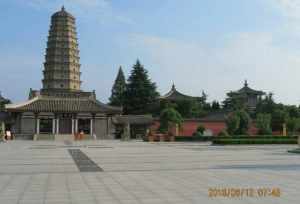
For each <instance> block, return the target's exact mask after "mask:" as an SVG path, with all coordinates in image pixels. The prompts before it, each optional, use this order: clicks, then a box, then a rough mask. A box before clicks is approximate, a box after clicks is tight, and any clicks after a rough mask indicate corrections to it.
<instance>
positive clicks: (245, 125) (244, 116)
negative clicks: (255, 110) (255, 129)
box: [236, 110, 251, 135]
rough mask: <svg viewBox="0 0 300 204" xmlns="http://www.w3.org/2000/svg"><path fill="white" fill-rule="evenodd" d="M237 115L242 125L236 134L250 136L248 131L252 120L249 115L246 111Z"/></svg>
mask: <svg viewBox="0 0 300 204" xmlns="http://www.w3.org/2000/svg"><path fill="white" fill-rule="evenodd" d="M236 114H237V115H238V117H239V118H240V125H239V128H238V129H237V131H236V134H239V135H246V134H248V130H249V127H250V124H251V118H250V116H249V114H248V113H247V112H246V111H244V110H239V111H236Z"/></svg>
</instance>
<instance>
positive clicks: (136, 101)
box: [124, 60, 159, 114]
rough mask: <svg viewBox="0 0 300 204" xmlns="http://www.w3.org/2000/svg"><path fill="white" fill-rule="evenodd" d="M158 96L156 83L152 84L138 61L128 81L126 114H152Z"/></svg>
mask: <svg viewBox="0 0 300 204" xmlns="http://www.w3.org/2000/svg"><path fill="white" fill-rule="evenodd" d="M158 96H159V94H158V92H157V91H156V85H155V83H153V82H151V80H150V79H149V76H148V72H147V70H146V69H145V68H144V67H143V65H141V64H140V62H139V60H137V62H136V64H135V65H134V66H133V69H132V71H131V74H130V76H129V78H128V81H127V85H126V91H125V101H124V102H125V105H124V112H125V113H126V114H149V113H152V112H153V110H154V109H155V107H156V102H157V99H158Z"/></svg>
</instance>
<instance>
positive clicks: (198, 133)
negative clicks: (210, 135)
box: [194, 125, 205, 136]
mask: <svg viewBox="0 0 300 204" xmlns="http://www.w3.org/2000/svg"><path fill="white" fill-rule="evenodd" d="M204 131H205V127H204V126H203V125H199V126H198V127H197V130H196V132H195V133H194V136H203V134H204Z"/></svg>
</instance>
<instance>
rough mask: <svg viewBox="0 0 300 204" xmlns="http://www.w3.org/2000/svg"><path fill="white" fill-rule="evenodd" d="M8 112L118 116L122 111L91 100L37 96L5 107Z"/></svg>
mask: <svg viewBox="0 0 300 204" xmlns="http://www.w3.org/2000/svg"><path fill="white" fill-rule="evenodd" d="M6 110H7V111H10V112H64V113H78V112H92V113H107V114H120V113H121V112H122V109H121V108H119V107H113V106H109V105H106V104H104V103H101V102H100V101H98V100H94V99H91V98H57V97H50V96H38V97H35V98H33V99H31V100H29V101H27V102H25V103H21V104H10V105H6Z"/></svg>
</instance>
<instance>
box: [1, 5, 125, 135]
mask: <svg viewBox="0 0 300 204" xmlns="http://www.w3.org/2000/svg"><path fill="white" fill-rule="evenodd" d="M79 59H80V58H79V49H78V43H77V33H76V26H75V18H74V17H73V16H72V15H71V14H70V13H68V12H67V11H66V10H65V8H64V7H62V9H61V10H60V11H59V12H56V13H54V14H53V15H52V17H51V26H50V30H49V36H48V42H47V48H46V55H45V63H44V71H43V80H42V84H43V87H42V89H41V90H32V89H30V93H29V99H28V101H26V102H24V103H19V104H9V105H6V111H7V112H9V113H10V114H11V116H12V118H13V119H14V125H13V126H12V128H11V129H12V132H13V133H14V134H15V135H16V136H24V135H25V136H26V135H27V136H28V137H32V136H33V135H34V138H42V137H50V138H60V137H64V135H72V134H74V133H76V132H79V131H84V132H85V133H86V134H87V135H91V136H95V135H96V136H97V138H100V139H104V138H113V137H114V136H113V135H112V133H113V132H114V124H113V123H112V117H113V116H116V115H120V114H121V112H122V110H121V108H119V107H112V106H109V105H106V104H104V103H101V102H100V101H98V100H97V98H96V94H95V91H92V92H85V91H82V90H81V83H82V82H81V80H80V76H81V72H80V66H81V65H80V63H79Z"/></svg>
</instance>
